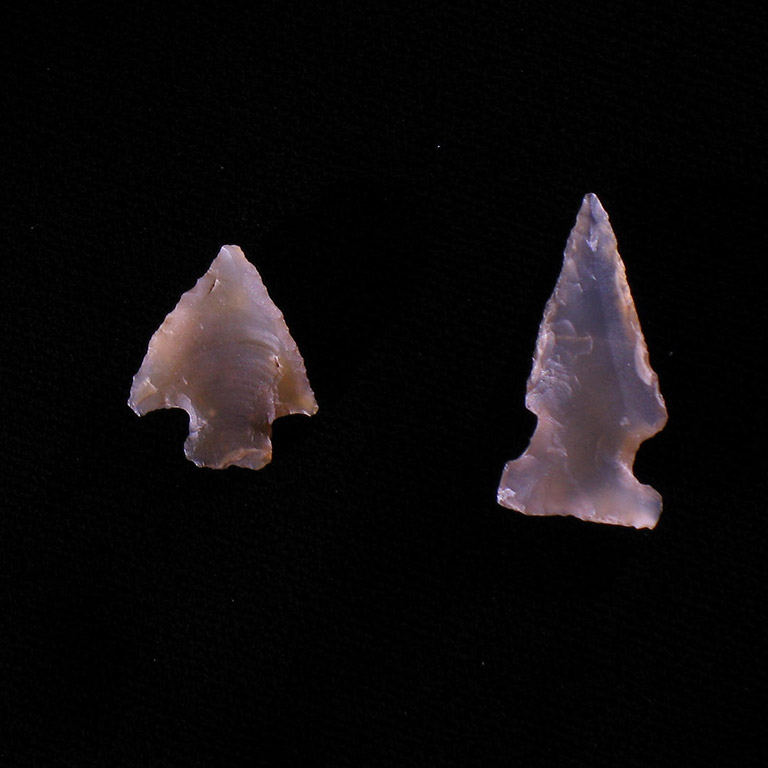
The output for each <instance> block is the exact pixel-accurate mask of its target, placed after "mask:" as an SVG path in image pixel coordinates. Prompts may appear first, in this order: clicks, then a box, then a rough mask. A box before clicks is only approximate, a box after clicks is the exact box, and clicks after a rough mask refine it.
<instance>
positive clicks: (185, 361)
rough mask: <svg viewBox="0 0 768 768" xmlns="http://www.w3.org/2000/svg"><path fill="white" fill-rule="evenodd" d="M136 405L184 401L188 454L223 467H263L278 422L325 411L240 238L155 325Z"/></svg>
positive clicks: (145, 408)
mask: <svg viewBox="0 0 768 768" xmlns="http://www.w3.org/2000/svg"><path fill="white" fill-rule="evenodd" d="M128 405H129V406H130V407H131V408H132V409H133V410H134V411H135V412H136V413H137V414H139V416H143V415H144V414H145V413H148V412H149V411H154V410H155V409H157V408H183V409H184V410H185V411H186V412H187V413H188V414H189V437H188V438H187V441H186V443H185V445H184V451H185V453H186V456H187V458H188V459H189V460H190V461H192V462H194V463H195V464H197V465H198V466H202V467H211V468H214V469H223V468H224V467H228V466H230V465H235V466H240V467H247V468H249V469H261V467H263V466H265V465H266V464H268V463H269V462H270V460H271V458H272V443H271V440H270V436H271V431H272V430H271V426H270V425H271V424H272V422H273V421H274V419H276V418H278V417H280V416H285V415H287V414H289V413H304V414H307V415H308V416H311V415H312V414H314V413H315V412H316V411H317V403H316V402H315V396H314V394H313V392H312V389H311V388H310V386H309V381H308V380H307V374H306V371H305V369H304V361H303V359H302V357H301V354H300V353H299V350H298V347H297V346H296V342H295V341H294V340H293V338H292V337H291V334H290V332H289V331H288V327H287V326H286V324H285V320H284V319H283V315H282V313H281V312H280V310H279V309H278V308H277V307H276V306H275V304H274V302H273V301H272V299H270V297H269V294H268V293H267V289H266V288H265V287H264V283H263V282H262V280H261V276H260V275H259V273H258V271H257V270H256V267H254V266H253V265H252V264H251V263H250V262H249V261H248V260H247V259H246V258H245V254H244V253H243V252H242V251H241V250H240V248H238V247H237V246H236V245H229V246H224V247H223V248H222V249H221V251H219V254H218V256H216V258H215V259H214V260H213V263H212V264H211V266H210V269H209V270H208V271H207V272H206V273H205V274H204V275H203V276H202V277H201V278H200V279H199V280H198V281H197V284H196V285H195V287H194V288H192V289H191V290H190V291H187V293H185V294H184V295H183V296H182V297H181V299H179V303H178V304H177V305H176V308H175V309H174V310H173V312H171V313H170V314H169V315H168V316H167V317H166V318H165V320H164V321H163V323H162V325H161V326H160V327H159V328H158V329H157V331H155V333H154V335H153V336H152V338H151V339H150V342H149V349H148V350H147V354H146V355H145V357H144V361H143V362H142V364H141V367H140V368H139V370H138V372H137V373H136V375H135V376H134V377H133V385H132V387H131V395H130V398H129V399H128Z"/></svg>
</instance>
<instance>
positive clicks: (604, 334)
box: [498, 195, 667, 528]
mask: <svg viewBox="0 0 768 768" xmlns="http://www.w3.org/2000/svg"><path fill="white" fill-rule="evenodd" d="M525 404H526V407H527V408H528V410H529V411H532V412H533V413H535V414H536V416H537V417H538V424H537V426H536V431H535V433H534V435H533V438H532V439H531V443H530V445H529V446H528V448H527V450H526V451H525V453H524V454H523V455H522V456H521V457H520V458H519V459H517V460H516V461H510V462H509V463H508V464H507V465H506V467H505V469H504V473H503V475H502V478H501V484H500V486H499V492H498V501H499V504H502V505H503V506H505V507H510V508H511V509H516V510H518V511H520V512H523V513H525V514H527V515H574V516H575V517H578V518H581V519H582V520H591V521H593V522H598V523H613V524H615V525H628V526H634V527H635V528H653V527H654V526H655V525H656V522H657V521H658V519H659V515H660V513H661V496H660V495H659V494H658V493H657V492H656V491H655V490H654V489H653V488H651V487H650V486H649V485H642V484H641V483H640V482H638V480H637V479H636V478H635V476H634V475H633V474H632V465H633V463H634V460H635V454H636V453H637V449H638V447H639V446H640V444H641V443H642V442H643V440H646V439H647V438H649V437H651V436H652V435H655V434H656V433H657V432H658V431H659V430H661V429H662V428H663V426H664V424H665V423H666V420H667V411H666V408H665V406H664V399H663V398H662V396H661V393H660V392H659V384H658V378H657V376H656V374H655V373H654V371H653V370H652V369H651V366H650V363H649V361H648V349H647V347H646V345H645V339H644V338H643V334H642V331H641V330H640V322H639V321H638V318H637V311H636V310H635V305H634V302H633V301H632V296H631V294H630V292H629V286H628V285H627V278H626V274H625V271H624V263H623V262H622V260H621V257H620V256H619V253H618V251H617V249H616V237H615V236H614V234H613V230H612V229H611V225H610V222H609V221H608V215H607V214H606V212H605V211H604V210H603V207H602V205H601V204H600V201H599V200H598V199H597V197H596V196H595V195H587V196H586V197H585V198H584V202H583V203H582V206H581V210H580V211H579V215H578V217H577V219H576V226H575V227H574V228H573V231H572V232H571V235H570V237H569V239H568V245H567V246H566V249H565V258H564V262H563V269H562V272H561V273H560V277H559V279H558V281H557V285H556V286H555V291H554V293H553V294H552V297H551V298H550V300H549V303H548V304H547V307H546V310H545V312H544V319H543V320H542V322H541V327H540V329H539V338H538V341H537V344H536V355H535V358H534V363H533V370H532V371H531V376H530V378H529V380H528V392H527V395H526V399H525Z"/></svg>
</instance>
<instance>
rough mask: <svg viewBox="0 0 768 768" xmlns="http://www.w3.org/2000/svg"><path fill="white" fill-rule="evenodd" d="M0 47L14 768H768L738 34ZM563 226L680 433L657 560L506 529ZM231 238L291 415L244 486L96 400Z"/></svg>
mask: <svg viewBox="0 0 768 768" xmlns="http://www.w3.org/2000/svg"><path fill="white" fill-rule="evenodd" d="M756 7H757V6H756V5H755V8H756ZM7 20H8V21H9V22H10V23H9V24H8V25H7V27H6V34H7V35H8V38H9V43H10V45H9V46H6V48H5V62H6V63H5V65H4V67H3V80H4V82H3V86H2V104H3V109H2V113H3V115H4V117H3V120H2V128H0V131H2V139H3V141H2V145H3V149H4V153H3V154H4V163H3V167H4V178H5V181H6V184H5V187H6V191H7V192H9V193H10V200H9V201H7V202H6V204H5V206H4V210H3V213H4V219H5V220H6V224H5V226H4V227H3V231H4V233H5V237H4V238H3V240H4V246H3V252H4V258H3V275H4V279H3V281H2V283H3V291H4V293H6V292H7V298H6V299H5V300H4V303H3V310H4V311H3V316H4V319H3V337H4V344H5V346H6V352H5V353H4V354H3V356H2V366H3V389H2V391H3V397H2V405H3V414H2V425H1V426H0V429H2V433H3V435H4V437H3V446H4V451H3V462H2V463H3V465H4V467H5V470H6V471H5V473H4V479H3V480H2V514H0V574H1V578H2V581H1V589H0V615H1V616H2V624H3V625H4V627H5V629H4V630H3V635H2V640H1V641H0V676H1V677H0V733H1V734H2V736H1V737H0V763H2V765H3V766H53V765H70V766H91V765H94V766H132V767H133V766H165V765H173V764H180V765H217V766H225V765H239V764H242V765H270V766H271V765H296V766H303V765H332V766H354V767H355V768H359V767H360V766H379V765H380V766H406V765H415V766H454V765H456V766H474V765H478V766H490V765H509V766H513V765H515V766H534V765H544V766H622V768H624V767H625V766H664V765H674V766H687V765H691V766H699V765H718V766H726V765H729V766H730V765H734V766H745V765H753V764H754V765H759V764H764V763H762V762H761V751H762V748H763V747H764V739H765V726H764V721H763V718H762V717H758V715H757V709H756V707H757V706H758V704H759V702H760V701H761V699H762V688H763V686H764V683H765V656H764V651H765V644H764V636H763V635H762V629H763V623H764V613H765V605H766V603H765V598H766V590H765V579H764V576H763V573H762V568H761V566H762V565H763V562H764V560H765V551H766V531H767V524H766V514H765V501H764V500H765V492H766V490H767V488H766V482H765V476H766V469H765V463H764V459H765V451H764V448H763V442H762V434H763V432H764V429H765V416H766V413H765V407H764V401H765V384H764V373H763V372H762V366H761V364H760V361H761V360H762V358H763V357H764V355H765V349H766V337H765V330H764V329H765V312H766V304H765V298H764V284H765V281H766V276H767V275H766V266H765V262H766V249H765V232H766V216H765V204H764V199H763V198H764V194H765V183H764V182H765V177H766V170H768V169H767V168H766V165H767V163H766V152H765V137H766V131H765V128H766V125H765V120H764V115H763V108H764V107H765V95H766V94H765V68H764V67H763V66H762V64H761V61H760V57H759V53H761V51H762V48H763V47H764V45H765V36H766V31H767V30H766V24H765V17H764V16H763V15H758V14H757V13H756V12H742V11H739V10H738V9H737V8H735V7H728V8H726V7H725V6H723V5H722V4H717V3H696V4H679V3H670V4H668V5H667V7H666V8H664V9H662V10H655V11H653V12H651V11H650V10H649V9H647V8H645V7H643V5H642V4H635V5H633V6H631V7H629V6H628V7H624V4H620V3H616V4H613V5H611V6H610V7H605V8H602V7H598V6H594V5H588V4H584V3H582V4H571V5H570V6H569V7H568V8H563V9H557V10H556V9H555V8H554V7H548V8H547V7H545V8H540V7H539V6H538V5H536V4H531V3H517V4H501V3H499V4H491V3H482V4H477V3H467V4H458V3H457V4H454V6H453V7H451V6H450V5H448V4H443V3H435V4H432V3H429V4H427V3H418V4H410V5H409V4H394V3H393V4H388V5H386V6H384V5H372V4H368V3H340V4H337V5H334V6H333V7H331V6H328V5H325V4H315V5H310V4H302V3H297V2H282V3H280V2H278V3H275V2H260V3H255V4H254V5H253V6H252V8H251V10H249V11H247V12H239V13H235V12H234V11H231V10H227V9H225V8H213V7H209V8H208V9H207V10H205V11H197V10H193V9H192V8H190V7H188V8H187V9H186V10H185V11H184V12H183V13H176V12H171V11H170V10H159V9H157V8H153V7H151V6H150V7H147V6H142V5H140V4H134V5H133V6H132V7H131V8H130V9H128V10H125V11H119V10H117V9H109V10H102V11H101V12H99V13H96V14H95V15H88V14H86V13H85V12H80V13H79V14H78V15H77V16H73V15H72V12H71V11H70V10H68V9H67V8H66V7H65V6H64V5H63V4H60V5H59V6H58V9H57V10H55V11H53V12H51V11H50V10H46V11H43V10H39V11H38V10H33V9H32V8H31V7H29V6H25V7H24V8H23V9H18V10H15V11H11V12H9V13H8V14H7ZM586 192H596V193H597V194H598V195H599V196H600V198H601V200H602V202H603V204H604V205H605V207H606V209H607V211H608V213H609V215H610V216H611V220H612V222H613V225H614V228H615V231H616V234H617V237H618V240H619V246H620V250H621V253H622V255H623V257H624V260H625V263H626V265H627V270H628V276H629V281H630V285H631V287H632V290H633V294H634V297H635V301H636V304H637V307H638V312H639V314H640V319H641V322H642V324H643V328H644V331H645V335H646V339H647V342H648V346H649V349H650V353H651V360H652V364H653V366H654V368H655V369H656V371H657V372H658V373H659V377H660V381H661V387H662V391H663V393H664V395H665V397H666V399H667V404H668V408H669V413H670V420H669V424H668V426H667V428H666V429H665V431H664V432H662V433H661V434H660V435H658V436H657V437H655V438H654V439H653V440H651V441H649V442H648V443H646V444H645V445H644V446H643V448H642V450H641V452H640V454H639V456H638V460H637V464H636V471H637V474H638V476H639V477H640V479H641V480H642V481H643V482H647V483H650V484H652V485H653V486H654V487H656V488H657V489H658V490H659V491H660V492H661V493H662V495H663V497H664V501H665V509H664V512H663V514H662V518H661V521H660V523H659V525H658V526H657V528H656V530H654V531H634V530H631V529H621V528H615V527H609V526H599V525H590V524H586V523H582V522H579V521H576V520H573V519H565V518H552V519H536V518H526V517H524V516H522V515H519V514H517V513H515V512H512V511H510V510H506V509H503V508H501V507H499V506H497V505H496V502H495V492H496V487H497V484H498V480H499V476H500V473H501V470H502V467H503V465H504V463H505V462H506V461H507V460H509V459H511V458H514V457H516V456H517V455H519V453H520V452H521V451H522V450H523V449H524V448H525V446H526V444H527V441H528V438H529V437H530V434H531V433H532V430H533V427H534V423H535V421H534V418H533V416H532V415H531V414H530V413H528V412H527V411H526V410H525V409H524V404H523V397H524V392H525V382H526V378H527V376H528V373H529V370H530V361H531V355H532V352H533V347H534V342H535V338H536V332H537V327H538V323H539V320H540V318H541V314H542V310H543V307H544V303H545V301H546V299H547V297H548V296H549V294H550V292H551V290H552V287H553V285H554V282H555V279H556V277H557V274H558V272H559V269H560V265H561V254H562V251H563V247H564V245H565V240H566V237H567V235H568V232H569V230H570V228H571V226H572V225H573V222H574V218H575V215H576V212H577V210H578V207H579V204H580V202H581V198H582V196H583V195H584V194H585V193H586ZM223 243H237V244H239V245H240V246H242V247H243V249H244V250H245V253H246V254H247V256H248V257H249V258H250V259H251V261H252V262H253V263H254V264H256V266H257V267H258V269H259V270H260V272H261V275H262V276H263V278H264V281H265V283H266V285H267V287H268V288H269V291H270V293H271V295H272V297H273V298H274V300H275V302H276V303H277V305H278V306H279V307H280V308H281V309H282V310H283V312H284V314H285V316H286V318H287V321H288V324H289V326H290V328H291V331H292V333H293V335H294V337H295V339H296V340H297V342H298V344H299V346H300V349H301V351H302V353H303V355H304V358H305V361H306V365H307V370H308V373H309V377H310V381H311V383H312V385H313V387H314V389H315V392H316V394H317V399H318V401H319V404H320V412H319V413H318V415H317V416H316V417H314V418H312V419H306V418H300V417H292V418H288V419H284V420H281V421H279V422H277V423H276V424H275V429H274V446H275V451H274V461H273V463H272V464H271V465H270V466H268V467H267V468H266V469H264V470H263V471H260V472H258V473H256V472H249V471H241V470H236V469H233V470H228V471H224V472H214V471H208V470H199V469H196V468H195V467H194V466H193V465H192V464H190V463H189V462H187V461H186V460H185V459H184V457H183V453H182V443H183V440H184V437H185V436H186V425H187V418H186V415H185V414H184V413H183V412H181V411H163V412H158V413H153V414H151V415H149V416H147V417H145V418H144V419H142V420H139V419H137V418H136V417H135V416H134V415H133V413H131V411H130V410H129V409H128V407H127V406H126V404H125V401H126V398H127V396H128V391H129V387H130V382H131V377H132V375H133V373H134V372H135V371H136V369H137V368H138V366H139V364H140V362H141V359H142V357H143V355H144V352H145V349H146V345H147V342H148V340H149V337H150V335H151V334H152V332H153V331H154V330H155V329H156V327H157V326H158V325H159V324H160V322H161V321H162V319H163V317H164V316H165V314H166V313H167V312H169V311H170V310H171V309H172V308H173V306H174V305H175V303H176V301H177V300H178V298H179V296H180V295H181V293H182V292H184V291H186V290H188V289H189V288H190V287H191V286H192V285H193V284H194V282H195V280H196V279H197V278H198V277H199V276H200V275H201V274H203V272H205V270H206V269H207V267H208V265H209V264H210V262H211V260H212V259H213V257H214V256H215V255H216V253H217V251H218V249H219V247H220V246H221V245H222V244H223ZM764 754H765V753H764V752H763V753H762V757H764Z"/></svg>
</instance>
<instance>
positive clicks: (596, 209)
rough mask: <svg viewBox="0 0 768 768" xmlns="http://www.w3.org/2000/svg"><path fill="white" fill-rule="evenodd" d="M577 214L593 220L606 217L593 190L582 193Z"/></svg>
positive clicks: (601, 219)
mask: <svg viewBox="0 0 768 768" xmlns="http://www.w3.org/2000/svg"><path fill="white" fill-rule="evenodd" d="M579 216H590V217H591V218H592V219H593V221H605V220H606V219H607V218H608V214H607V213H606V212H605V208H603V204H602V203H601V202H600V198H599V197H598V196H597V195H596V194H595V193H594V192H588V193H587V194H586V195H584V200H582V202H581V210H580V211H579Z"/></svg>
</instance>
